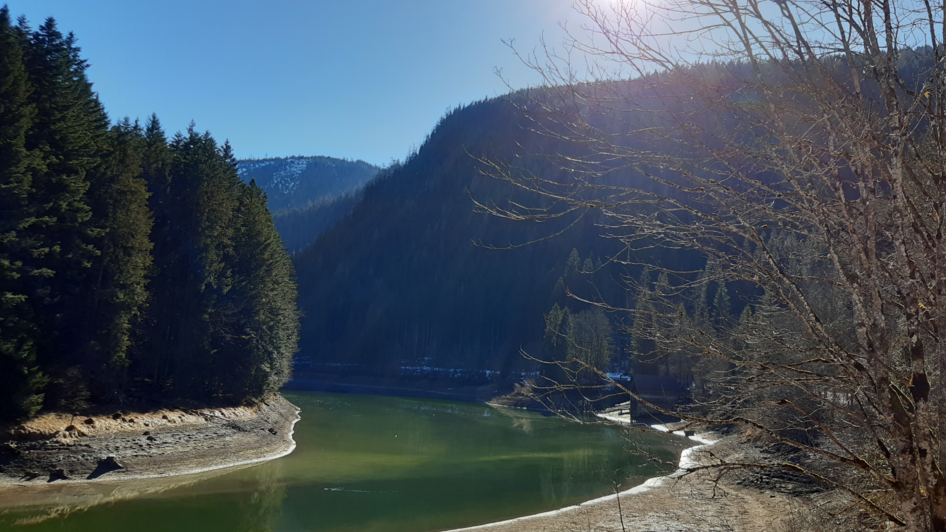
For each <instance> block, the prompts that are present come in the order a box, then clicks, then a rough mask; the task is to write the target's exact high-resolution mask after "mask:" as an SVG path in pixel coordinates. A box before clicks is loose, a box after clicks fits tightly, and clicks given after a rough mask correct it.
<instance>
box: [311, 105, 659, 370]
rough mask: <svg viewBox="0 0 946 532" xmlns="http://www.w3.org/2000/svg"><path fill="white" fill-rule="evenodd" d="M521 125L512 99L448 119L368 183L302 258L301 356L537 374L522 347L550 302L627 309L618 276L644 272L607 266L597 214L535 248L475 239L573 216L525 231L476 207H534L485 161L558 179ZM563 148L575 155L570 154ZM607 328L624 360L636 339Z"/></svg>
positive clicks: (509, 239)
mask: <svg viewBox="0 0 946 532" xmlns="http://www.w3.org/2000/svg"><path fill="white" fill-rule="evenodd" d="M519 121H520V115H519V113H518V111H517V110H516V109H515V107H514V106H513V105H511V104H510V103H509V102H508V101H505V100H503V99H493V100H487V101H482V102H478V103H475V104H472V105H470V106H468V107H465V108H463V109H459V110H456V111H454V112H452V113H450V114H449V115H448V116H446V117H445V118H444V119H443V120H441V122H440V123H439V124H438V125H437V127H436V128H435V129H434V130H433V131H432V132H431V134H430V135H429V137H428V140H427V141H426V142H425V143H424V145H423V146H422V147H421V148H420V150H419V151H418V152H417V153H416V154H414V155H413V156H411V157H410V158H409V159H408V160H407V161H406V162H404V163H403V164H400V165H395V166H393V167H391V168H388V169H386V170H384V171H382V172H381V173H380V174H379V176H378V178H377V179H375V180H374V181H372V182H371V183H370V184H369V185H368V186H367V187H366V188H365V190H364V195H363V198H362V200H361V202H360V203H359V204H358V205H357V206H356V207H355V208H354V210H353V212H352V213H351V215H350V216H348V217H347V218H345V219H344V220H342V221H340V222H339V223H338V224H336V225H335V226H334V227H333V228H331V229H329V230H328V231H326V232H325V233H324V234H323V235H322V237H321V238H319V240H318V241H317V242H316V243H315V244H313V245H312V246H310V247H309V248H307V249H306V250H305V251H303V252H301V253H298V254H297V255H296V256H295V258H294V263H295V265H296V270H297V274H298V278H299V290H300V299H299V301H300V305H301V307H302V310H303V312H304V315H305V317H304V319H303V329H302V332H301V345H300V348H301V351H300V353H299V357H300V358H301V360H311V361H312V362H313V363H314V364H315V365H316V366H321V367H325V365H326V364H333V365H335V366H333V367H337V368H348V369H349V370H351V371H356V372H361V373H363V372H369V373H370V372H374V371H377V372H389V371H390V369H391V368H405V367H407V368H470V369H477V370H490V371H501V372H512V371H522V370H530V371H532V370H535V368H536V365H535V364H534V363H532V362H529V361H527V360H526V359H525V358H524V357H522V356H521V353H520V350H521V349H522V350H525V351H527V352H528V353H530V354H533V355H540V354H541V352H542V350H543V345H542V344H543V336H544V334H545V328H546V325H545V320H544V318H543V314H544V313H548V312H549V311H550V309H551V308H552V306H553V304H559V305H560V306H564V305H570V306H571V307H572V309H573V311H580V310H582V309H586V308H587V305H583V304H581V303H579V302H576V301H575V300H574V299H570V298H568V297H567V295H566V289H568V290H571V291H572V292H575V293H579V294H582V295H583V296H585V297H604V298H605V299H607V300H609V301H612V302H614V303H617V304H622V305H623V304H627V303H628V301H627V300H626V297H627V295H626V293H625V292H624V291H623V290H622V289H621V286H620V283H619V279H620V277H621V276H622V275H630V276H633V278H637V277H638V276H639V275H640V271H639V270H637V269H634V268H631V269H629V270H625V269H624V268H623V267H618V266H616V265H614V264H609V265H604V266H602V264H601V260H602V259H604V258H605V257H606V256H608V255H611V254H613V253H614V252H616V251H617V250H616V249H615V247H614V242H613V241H609V240H606V239H603V238H600V237H599V236H598V235H599V232H600V228H599V227H595V222H596V221H599V220H600V218H599V217H598V216H597V215H596V214H595V212H594V211H592V212H589V213H587V214H585V215H584V217H583V218H582V219H581V220H579V221H577V223H575V225H574V226H573V227H571V228H570V229H569V230H568V231H567V232H566V233H565V234H564V235H562V236H560V237H557V238H554V239H550V240H547V241H542V242H539V243H536V244H534V245H530V246H525V247H521V248H518V249H510V250H494V249H486V248H484V247H482V246H477V245H476V244H475V243H477V242H482V243H483V244H487V245H495V246H500V247H501V246H508V245H509V244H510V243H522V242H527V241H530V240H533V239H536V238H539V237H542V236H546V235H549V234H552V233H555V232H557V231H558V230H560V229H563V228H564V227H565V226H566V225H569V224H571V223H572V222H575V221H576V220H575V216H571V217H569V216H566V217H564V218H561V219H558V220H552V221H549V222H547V223H544V224H517V223H514V222H509V221H505V220H501V219H498V218H495V217H491V216H489V215H487V214H483V213H478V212H476V211H475V209H474V202H473V199H471V198H474V199H476V200H477V201H480V202H497V203H498V204H500V205H502V204H504V203H503V202H505V201H508V200H510V199H511V200H516V199H519V200H521V201H531V202H533V203H534V202H535V201H536V198H535V197H533V196H531V195H529V196H528V198H526V197H524V195H523V193H521V192H517V191H516V189H515V187H512V186H510V185H509V184H508V183H504V182H502V181H498V180H495V179H492V178H490V177H486V176H484V175H483V174H482V173H481V172H480V170H481V168H479V167H478V166H479V165H478V163H477V160H476V158H475V157H477V156H496V155H500V154H502V155H505V156H507V158H508V156H510V155H513V153H520V154H521V157H520V158H519V159H518V160H520V161H521V164H522V165H523V168H525V169H527V170H528V171H530V172H533V173H534V174H536V175H542V176H543V177H544V178H547V179H551V180H556V179H559V177H560V176H558V170H557V168H556V167H555V166H554V165H553V164H551V163H550V162H549V161H548V160H547V159H545V158H542V157H529V156H528V155H527V154H528V153H540V152H543V151H545V150H548V149H550V148H551V146H550V145H549V142H551V141H550V140H549V139H547V138H543V137H540V136H538V135H535V134H532V133H530V132H529V130H528V129H526V128H523V127H522V124H520V123H519ZM556 149H558V150H559V151H560V152H562V153H567V147H564V146H558V147H556ZM573 249H574V250H577V252H576V253H572V250H573ZM650 260H660V259H659V258H653V257H651V258H650ZM665 260H666V259H665ZM576 262H577V263H578V265H577V266H576V264H575V263H576ZM583 272H584V273H583ZM592 272H593V273H592ZM592 283H593V285H594V286H592ZM610 321H611V322H612V326H613V328H614V331H615V333H614V342H615V345H616V346H617V348H616V349H615V350H614V355H613V360H614V361H615V362H618V363H619V362H620V359H621V358H622V357H623V356H624V355H623V351H624V350H623V349H620V345H621V344H622V342H626V341H627V338H626V336H625V335H623V334H621V333H620V332H619V329H620V325H621V324H620V322H619V318H618V317H615V316H612V318H611V320H610ZM297 369H298V366H297ZM424 371H429V370H424Z"/></svg>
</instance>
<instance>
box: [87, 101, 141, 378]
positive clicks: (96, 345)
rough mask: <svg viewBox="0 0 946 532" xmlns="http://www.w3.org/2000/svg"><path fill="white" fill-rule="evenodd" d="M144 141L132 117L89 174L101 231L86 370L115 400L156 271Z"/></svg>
mask: <svg viewBox="0 0 946 532" xmlns="http://www.w3.org/2000/svg"><path fill="white" fill-rule="evenodd" d="M143 144H144V138H143V134H142V130H141V127H140V126H139V125H138V124H137V123H132V122H131V121H130V120H129V119H128V118H125V119H124V120H123V121H122V122H120V123H119V124H117V125H116V126H115V127H113V128H112V130H111V132H110V134H109V136H108V150H107V151H106V153H105V154H103V157H102V159H101V162H100V164H99V165H97V166H96V167H95V168H94V169H92V170H91V171H90V175H91V176H93V179H91V181H92V183H93V184H94V186H92V187H91V188H90V190H89V193H88V196H89V204H90V206H91V207H92V213H93V216H92V219H91V221H92V223H93V225H94V226H95V227H100V228H102V232H101V237H100V238H98V239H96V241H95V244H96V247H97V248H98V250H99V255H98V256H97V257H96V258H95V259H94V261H93V265H92V272H91V273H92V276H91V278H90V283H89V286H88V289H89V290H91V293H90V298H89V301H90V303H91V306H90V307H88V308H87V309H86V310H87V311H88V313H89V314H88V318H87V319H88V325H87V326H85V327H84V331H85V332H86V336H85V337H84V338H81V339H80V342H79V344H80V345H81V346H83V347H84V348H85V350H86V352H85V353H84V359H85V360H84V361H83V365H84V368H85V371H86V372H87V373H88V374H89V382H90V385H91V386H92V387H93V389H92V392H93V393H94V394H95V395H97V396H99V397H115V396H116V394H120V393H121V392H122V388H123V385H124V379H125V375H126V369H127V367H128V364H129V349H130V347H131V341H132V338H131V329H132V327H133V325H135V324H136V323H137V321H138V318H139V316H140V313H141V310H142V309H143V307H144V305H145V302H146V300H147V295H148V293H147V288H146V285H147V278H146V275H147V273H148V271H149V269H150V267H151V248H152V244H151V241H150V240H149V235H150V233H151V227H152V224H153V217H152V214H151V211H150V210H149V209H148V191H147V185H146V183H145V181H144V180H143V179H142V178H141V177H140V174H141V155H140V153H141V151H142V147H143Z"/></svg>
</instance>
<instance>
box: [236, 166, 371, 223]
mask: <svg viewBox="0 0 946 532" xmlns="http://www.w3.org/2000/svg"><path fill="white" fill-rule="evenodd" d="M380 170H381V169H380V168H379V167H377V166H375V165H373V164H369V163H366V162H365V161H362V160H357V161H350V160H346V159H336V158H334V157H325V156H313V157H303V156H294V157H273V158H268V159H243V160H239V161H237V173H238V174H239V176H240V178H241V179H243V181H245V182H247V183H249V182H250V180H256V184H257V185H259V186H260V188H262V189H263V191H264V192H266V195H267V196H268V197H269V209H270V210H271V211H273V212H274V213H275V212H278V211H282V210H285V209H305V208H306V207H308V206H310V205H314V204H317V203H322V202H325V201H330V200H332V199H334V198H336V197H338V196H341V195H343V194H346V193H348V192H351V191H353V190H355V189H358V188H361V187H362V186H364V185H365V183H367V182H368V181H370V180H371V179H372V178H373V177H374V176H375V175H376V174H377V173H378V172H379V171H380Z"/></svg>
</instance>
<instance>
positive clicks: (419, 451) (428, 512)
mask: <svg viewBox="0 0 946 532" xmlns="http://www.w3.org/2000/svg"><path fill="white" fill-rule="evenodd" d="M288 395H289V399H290V400H291V401H292V402H293V403H295V404H296V405H298V406H299V407H300V408H301V409H302V413H301V415H302V419H301V421H299V423H297V424H296V427H295V438H296V441H297V443H298V447H297V448H296V450H295V451H294V452H293V453H292V454H291V455H289V456H287V457H284V458H281V459H279V460H276V461H273V462H268V463H264V464H260V465H256V466H250V467H246V468H243V469H239V470H230V471H218V472H210V473H205V474H201V475H196V476H194V477H175V478H171V479H153V480H147V481H140V482H131V483H127V484H122V485H110V484H108V483H105V482H103V483H98V484H88V485H85V486H81V487H76V488H70V489H72V490H73V492H68V491H69V490H67V489H66V488H68V486H66V485H61V486H56V485H50V486H49V489H53V488H55V489H56V490H59V491H49V492H46V494H45V499H43V497H41V496H40V495H39V492H30V495H29V496H27V497H25V498H23V499H22V500H20V501H19V503H17V504H12V503H11V504H7V501H6V500H4V501H2V502H0V506H6V507H7V508H8V510H7V511H6V512H3V510H0V531H3V530H23V528H21V527H19V526H15V523H17V522H19V523H24V524H25V523H27V522H29V523H36V524H32V525H30V526H29V528H28V529H29V530H30V532H44V531H45V530H61V529H68V530H70V531H79V532H81V531H89V532H92V531H95V532H99V531H101V530H136V531H139V532H148V531H160V530H174V531H175V532H189V531H191V530H193V531H200V532H214V531H221V532H222V531H227V532H229V531H232V530H240V531H246V532H250V531H253V532H256V531H259V532H262V531H267V532H276V531H289V530H293V531H294V530H307V531H311V532H342V531H345V532H347V531H349V530H358V531H367V532H418V531H423V530H443V529H449V528H458V527H462V526H469V525H474V524H480V523H485V522H489V521H495V520H501V519H507V518H510V517H515V516H521V515H526V514H529V513H535V512H540V511H545V510H550V509H553V508H557V507H561V506H567V505H571V504H576V503H579V502H582V501H584V500H588V499H591V498H594V497H598V496H601V495H605V494H608V493H610V492H611V490H612V486H613V484H614V482H618V483H621V484H623V485H624V486H625V487H626V486H631V485H634V484H636V483H640V482H642V481H643V478H644V477H647V476H655V475H658V474H661V473H662V471H661V470H659V468H657V467H655V466H654V465H653V464H651V463H650V462H648V461H647V460H646V459H641V458H639V457H636V456H634V455H632V454H629V453H627V452H626V451H625V447H626V446H627V442H626V439H625V435H624V431H622V430H620V429H616V428H614V427H604V426H597V425H575V424H571V423H567V422H565V421H563V420H561V419H558V418H556V417H554V416H542V415H540V414H536V413H534V412H527V411H523V410H511V409H498V408H492V407H484V406H483V405H480V404H470V403H451V402H445V401H433V400H425V399H406V398H390V397H368V396H355V395H332V394H322V393H319V394H316V393H293V394H288ZM642 442H643V443H644V444H645V445H647V446H648V447H649V448H651V449H653V450H656V451H657V453H658V455H659V456H661V457H662V458H663V459H665V460H668V461H672V460H674V455H675V451H674V449H673V448H672V446H671V445H669V441H668V437H666V436H652V437H651V436H648V437H643V440H642ZM30 497H32V499H30ZM0 498H3V495H2V494H0ZM21 503H22V504H21ZM27 503H29V504H27ZM30 504H31V505H30Z"/></svg>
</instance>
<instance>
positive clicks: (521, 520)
mask: <svg viewBox="0 0 946 532" xmlns="http://www.w3.org/2000/svg"><path fill="white" fill-rule="evenodd" d="M487 404H489V403H487ZM493 406H496V407H501V408H507V407H503V406H502V405H493ZM508 408H517V407H508ZM597 417H599V418H601V419H604V420H607V421H610V422H612V423H617V424H624V425H626V424H629V423H631V421H630V420H625V419H623V418H620V417H617V416H613V415H609V414H597ZM648 426H649V427H650V428H651V429H653V430H656V431H658V432H665V433H668V434H673V435H675V436H681V437H684V438H687V439H689V440H693V441H695V442H698V443H699V444H698V445H693V446H691V447H687V448H686V449H683V451H681V452H680V460H679V463H678V465H677V470H676V471H674V472H673V473H670V474H669V475H664V476H660V477H653V478H648V479H647V480H645V481H644V482H643V483H641V484H639V485H637V486H634V487H633V488H628V489H626V490H624V491H621V492H618V493H613V494H611V495H604V496H602V497H598V498H595V499H591V500H587V501H584V502H581V503H578V504H573V505H570V506H565V507H562V508H557V509H555V510H548V511H545V512H540V513H537V514H531V515H524V516H522V517H514V518H512V519H505V520H502V521H495V522H493V523H486V524H483V525H474V526H468V527H464V528H455V529H451V530H447V531H445V532H471V531H474V530H488V529H491V528H499V527H509V526H513V525H517V524H523V525H525V524H526V522H528V521H532V520H541V519H546V518H551V517H558V516H561V515H563V514H566V513H570V512H575V511H578V510H581V509H583V508H587V507H591V506H596V505H600V504H602V503H607V502H611V501H614V502H617V501H618V499H619V498H620V497H625V496H633V495H638V494H642V493H646V492H648V491H650V490H652V489H656V488H658V487H660V486H662V485H663V483H664V482H665V481H667V480H672V479H676V478H680V477H682V476H683V475H685V474H687V473H688V469H687V466H690V465H698V464H699V461H697V460H694V459H692V458H691V455H692V454H693V453H695V452H698V451H700V450H702V449H703V448H705V447H708V446H711V445H713V444H714V443H716V442H717V441H719V440H718V439H714V440H710V439H708V438H707V436H710V435H712V434H714V433H703V434H696V435H693V436H687V435H686V434H685V433H684V432H683V431H674V430H671V429H670V428H669V427H667V426H666V425H663V424H656V425H648ZM517 529H518V528H517ZM521 529H522V530H529V528H521Z"/></svg>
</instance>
